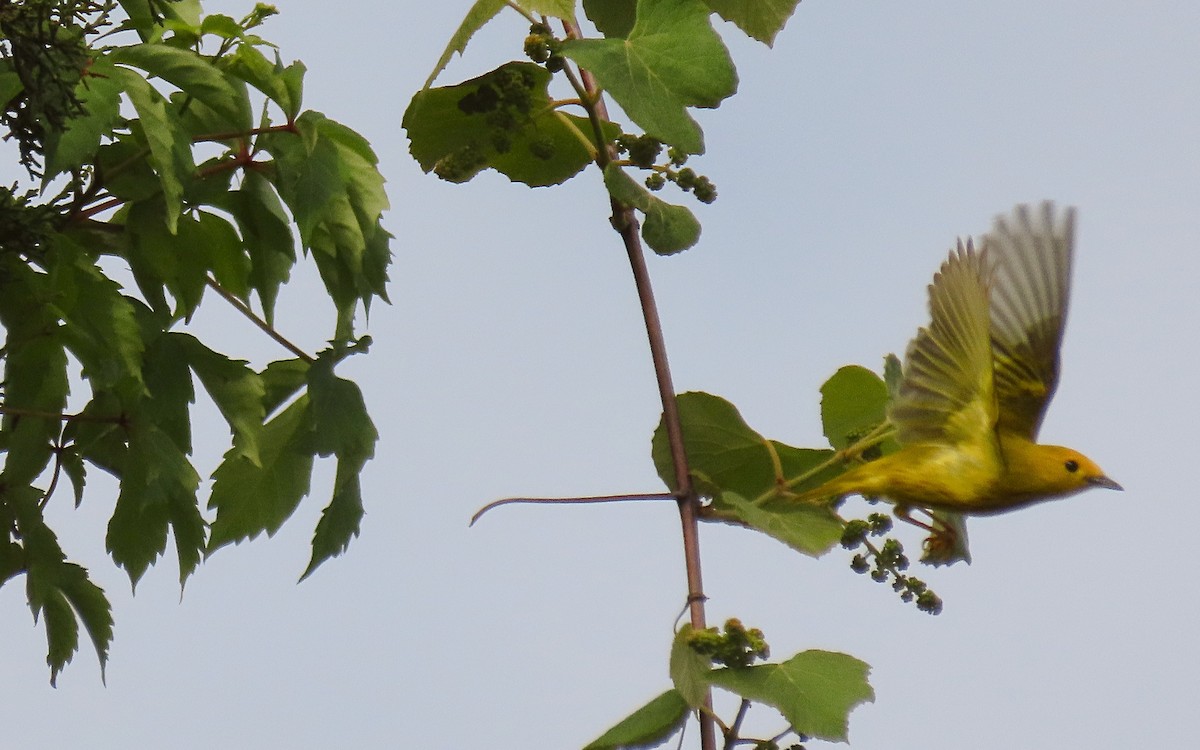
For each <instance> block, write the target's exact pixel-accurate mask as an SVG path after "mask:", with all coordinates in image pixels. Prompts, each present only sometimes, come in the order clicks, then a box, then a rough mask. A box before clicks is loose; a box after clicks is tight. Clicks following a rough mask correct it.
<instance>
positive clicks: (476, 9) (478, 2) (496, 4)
mask: <svg viewBox="0 0 1200 750" xmlns="http://www.w3.org/2000/svg"><path fill="white" fill-rule="evenodd" d="M504 5H505V4H504V0H475V4H474V5H472V6H471V8H470V9H469V10H468V11H467V15H466V17H465V18H463V20H462V23H461V24H459V25H458V29H457V30H456V31H455V32H454V34H453V35H452V36H451V37H450V42H449V43H448V44H447V45H446V49H445V50H444V51H443V52H442V56H441V57H439V58H438V61H437V64H436V65H434V66H433V72H432V73H430V74H429V78H428V79H426V81H425V85H424V86H423V87H422V88H425V89H427V88H429V87H430V86H432V85H433V81H434V79H435V78H437V77H438V73H441V72H442V71H443V70H445V69H446V66H447V65H449V64H450V58H452V57H454V53H455V52H457V53H458V54H460V55H461V54H462V53H463V51H464V50H466V48H467V42H469V41H471V37H473V36H475V32H476V31H479V30H480V29H481V28H483V26H484V24H486V23H487V22H488V21H490V20H492V19H493V18H495V17H496V14H497V13H499V12H500V11H501V10H503V9H504Z"/></svg>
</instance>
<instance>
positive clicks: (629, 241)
mask: <svg viewBox="0 0 1200 750" xmlns="http://www.w3.org/2000/svg"><path fill="white" fill-rule="evenodd" d="M563 25H564V27H565V29H566V33H567V36H568V37H570V38H573V39H579V38H581V37H582V33H581V32H580V29H579V25H578V24H576V23H575V22H574V20H569V21H564V22H563ZM567 70H568V71H569V70H570V68H567ZM580 78H581V79H582V80H581V81H580V83H581V84H582V88H583V89H584V93H585V94H586V96H583V98H584V101H586V102H590V106H588V111H589V119H592V120H593V122H595V121H596V120H604V121H607V120H608V119H609V118H608V108H607V107H606V106H605V104H604V99H603V98H601V96H600V89H599V86H598V85H597V84H596V79H595V78H594V77H593V76H592V74H591V73H590V72H589V71H587V70H584V69H580ZM572 82H573V81H572ZM598 144H600V145H602V144H603V140H600V141H598ZM610 149H611V147H610ZM613 156H615V154H613V153H611V151H609V152H606V151H605V150H604V149H603V148H601V150H600V153H599V155H598V157H597V159H596V161H597V164H598V165H599V166H600V168H601V169H602V170H603V169H604V167H605V165H606V164H607V163H608V162H609V161H611V160H612V158H613ZM610 203H611V205H612V225H613V228H614V229H616V230H617V232H618V233H620V235H621V240H622V241H623V242H624V244H625V252H626V254H627V255H628V256H629V266H630V269H631V270H632V271H633V281H634V284H635V286H636V287H637V294H638V301H639V302H640V303H641V307H642V318H643V320H644V321H645V325H646V336H647V338H649V341H650V358H651V361H653V363H654V375H655V379H656V380H657V381H658V395H659V398H660V399H661V401H662V407H663V424H664V425H665V426H666V430H667V442H668V443H669V444H670V447H671V460H672V462H673V463H674V464H675V487H676V496H677V497H678V503H679V521H680V525H681V526H682V530H683V555H684V565H685V567H686V570H687V589H688V594H687V603H688V613H689V615H690V620H691V625H692V627H693V628H694V629H696V630H703V629H704V628H705V627H707V625H706V623H705V616H704V600H705V598H706V597H705V596H704V582H703V577H702V576H701V574H700V523H699V511H700V499H699V498H698V497H697V496H696V492H695V490H694V488H693V487H692V477H691V471H690V469H689V468H688V461H687V452H686V451H685V450H684V446H683V427H682V424H681V422H680V419H679V407H678V404H677V403H676V401H675V386H674V384H673V383H672V381H671V368H670V365H669V362H668V359H667V345H666V340H665V339H664V338H663V329H662V321H661V320H660V319H659V317H658V305H656V304H655V302H654V289H653V287H652V286H651V283H650V271H649V269H647V267H646V256H645V253H644V251H643V250H642V241H641V236H640V234H639V232H638V220H637V217H636V216H635V215H634V213H633V209H632V208H630V207H629V206H626V205H625V204H623V203H621V202H620V201H618V200H616V199H615V198H611V199H610ZM699 720H700V747H701V750H716V748H717V731H716V723H715V722H714V721H713V718H712V692H711V691H710V692H709V693H708V694H707V695H706V696H705V698H704V707H703V708H702V710H700V711H699Z"/></svg>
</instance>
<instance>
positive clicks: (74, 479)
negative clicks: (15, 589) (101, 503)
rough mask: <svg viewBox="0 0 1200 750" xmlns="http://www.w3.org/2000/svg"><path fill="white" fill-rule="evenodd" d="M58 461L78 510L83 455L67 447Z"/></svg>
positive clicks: (83, 480) (83, 475) (84, 477)
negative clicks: (69, 484)
mask: <svg viewBox="0 0 1200 750" xmlns="http://www.w3.org/2000/svg"><path fill="white" fill-rule="evenodd" d="M58 460H59V461H60V462H61V464H62V471H63V473H64V474H66V475H67V479H68V480H70V482H71V487H72V489H73V490H74V492H75V507H76V508H78V507H79V506H80V504H81V503H83V488H84V486H86V485H87V469H86V468H85V467H84V465H83V455H82V454H81V453H80V452H79V450H78V449H76V448H75V447H73V446H68V447H64V448H63V449H62V450H60V451H59V452H58ZM0 581H3V577H0Z"/></svg>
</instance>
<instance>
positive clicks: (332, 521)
mask: <svg viewBox="0 0 1200 750" xmlns="http://www.w3.org/2000/svg"><path fill="white" fill-rule="evenodd" d="M361 468H362V465H361V464H357V463H356V462H354V461H351V460H346V459H338V468H337V477H336V478H335V479H334V491H333V499H332V500H330V501H329V505H327V506H326V507H325V510H323V511H322V512H321V520H320V521H318V522H317V529H316V531H315V532H314V533H313V541H312V557H311V558H310V559H309V561H308V567H307V568H305V569H304V574H303V575H301V576H300V580H301V581H303V580H304V579H305V578H308V577H309V576H310V575H312V574H313V573H314V572H315V571H316V569H317V568H318V567H319V566H320V565H321V563H323V562H325V561H326V560H328V559H329V558H331V557H337V556H338V555H340V554H342V553H343V552H345V551H346V549H347V548H348V547H349V546H350V540H351V539H352V538H354V537H357V536H358V531H359V525H360V524H361V522H362V518H363V503H362V485H361V483H360V481H359V471H360V470H361Z"/></svg>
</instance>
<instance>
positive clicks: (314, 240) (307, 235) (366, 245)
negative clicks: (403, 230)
mask: <svg viewBox="0 0 1200 750" xmlns="http://www.w3.org/2000/svg"><path fill="white" fill-rule="evenodd" d="M295 124H296V127H297V133H296V134H291V133H271V134H268V135H269V136H270V137H267V136H263V137H262V138H260V139H259V144H260V145H262V146H263V147H264V148H266V149H267V150H268V151H270V153H271V154H272V156H274V157H275V168H276V174H277V182H276V186H277V188H278V190H279V195H280V197H281V198H283V200H284V202H285V203H286V204H287V206H288V208H289V209H290V210H291V213H292V216H293V217H294V218H295V221H296V225H297V227H298V228H299V229H300V238H301V241H302V242H303V244H304V246H305V247H306V248H308V249H309V250H311V251H312V253H313V255H314V259H315V260H316V262H317V268H318V270H319V271H320V273H321V278H322V280H323V281H324V282H325V287H326V290H327V291H328V292H329V294H330V296H331V297H332V298H333V300H334V302H335V304H336V305H337V307H338V315H339V321H340V324H339V329H338V338H347V339H348V338H350V337H351V335H352V333H350V332H347V331H346V330H345V329H347V328H348V327H349V323H348V321H350V320H351V319H352V317H353V312H354V306H355V304H356V303H357V302H358V301H362V302H363V303H364V305H369V303H370V300H371V298H372V297H381V298H383V299H386V296H385V295H386V291H385V289H384V285H385V284H386V272H385V271H383V270H381V268H384V267H386V265H387V262H388V260H389V259H390V251H389V250H388V249H387V240H388V238H390V235H389V234H388V233H387V232H385V231H383V229H382V227H381V225H380V223H379V216H380V214H381V213H382V211H383V210H384V209H386V207H387V205H388V203H387V196H386V194H385V193H384V191H383V176H382V175H380V173H379V170H378V168H377V166H376V157H375V154H374V152H372V151H371V149H370V147H369V146H368V145H367V144H366V141H365V140H363V139H362V138H361V136H359V135H358V134H356V133H354V132H353V131H352V130H350V129H349V128H346V127H345V126H344V125H340V124H339V123H336V122H334V121H332V120H329V119H327V118H325V117H324V116H323V115H321V114H320V113H316V112H305V113H304V114H303V115H301V116H300V118H299V119H297V120H296V123H295Z"/></svg>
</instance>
